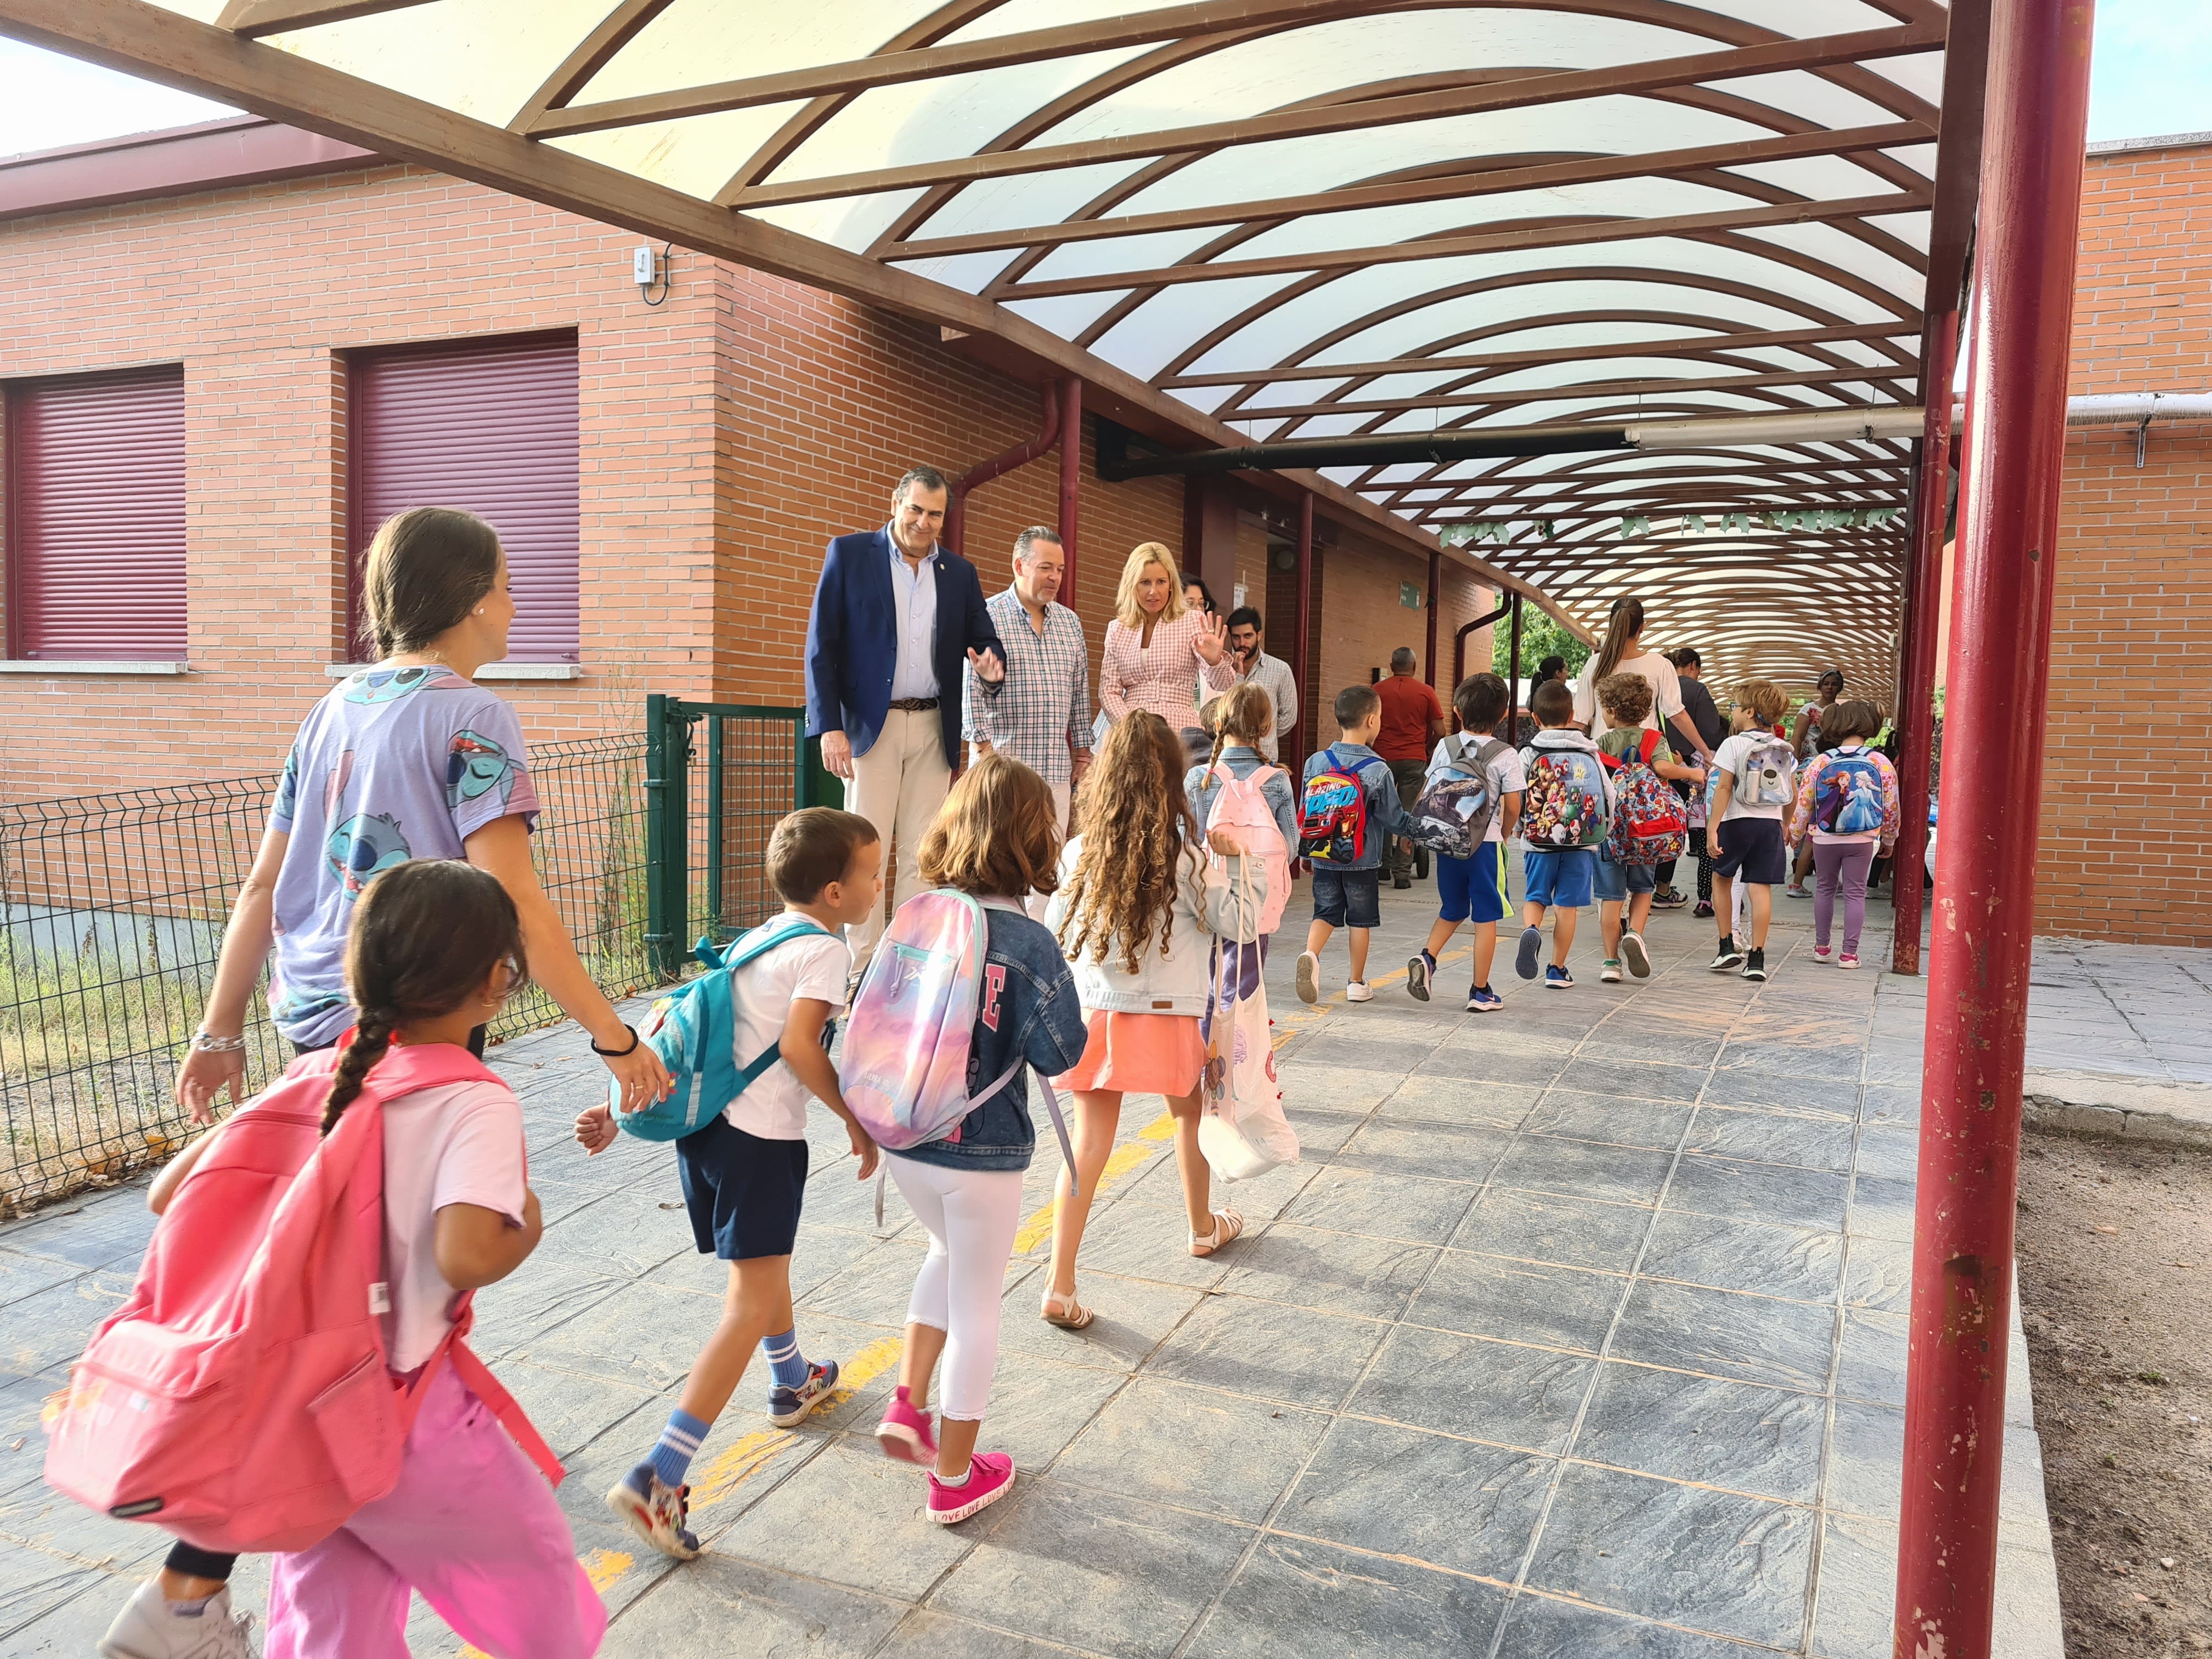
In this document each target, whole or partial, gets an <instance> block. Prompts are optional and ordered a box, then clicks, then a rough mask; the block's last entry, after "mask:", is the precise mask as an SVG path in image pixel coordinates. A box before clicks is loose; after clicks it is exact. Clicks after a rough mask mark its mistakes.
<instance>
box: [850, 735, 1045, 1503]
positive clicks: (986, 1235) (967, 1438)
mask: <svg viewBox="0 0 2212 1659" xmlns="http://www.w3.org/2000/svg"><path fill="white" fill-rule="evenodd" d="M1059 858H1060V827H1059V813H1058V811H1056V810H1055V808H1054V805H1053V799H1052V791H1051V790H1050V789H1049V788H1048V787H1046V784H1045V781H1044V780H1043V779H1042V778H1041V777H1039V776H1038V775H1036V773H1034V772H1032V771H1030V769H1029V768H1028V767H1026V766H1024V765H1023V764H1022V763H1020V762H1019V761H1016V760H1010V759H1008V758H1007V757H1006V756H1004V755H997V754H993V755H986V756H985V757H983V758H982V759H981V760H980V761H979V762H977V763H975V765H974V766H972V767H970V768H969V769H968V770H967V771H966V772H964V773H963V774H962V775H961V777H960V781H959V782H957V784H955V785H954V786H953V787H952V793H951V795H950V796H949V797H948V798H947V799H946V800H945V809H944V811H941V812H940V813H939V815H938V818H937V822H936V823H934V824H933V825H931V827H930V830H929V833H928V834H927V836H924V837H923V838H922V842H921V878H922V879H923V880H924V881H926V882H927V883H928V884H930V885H931V886H933V887H957V888H958V889H960V890H961V891H963V892H965V893H972V894H973V895H975V897H976V898H978V899H980V900H981V902H982V904H983V908H984V910H985V913H986V915H987V921H988V926H989V928H990V933H989V937H988V939H987V941H986V944H985V948H984V955H983V978H982V983H981V986H980V987H978V991H977V997H976V1005H975V1029H974V1030H973V1031H972V1032H971V1033H970V1035H969V1059H968V1090H969V1094H970V1095H971V1096H972V1095H973V1094H975V1092H976V1091H979V1090H981V1089H984V1088H987V1087H989V1086H990V1085H991V1084H992V1083H994V1082H995V1081H996V1080H997V1079H999V1077H1000V1075H1001V1074H1003V1073H1005V1072H1006V1069H1007V1068H1008V1067H1009V1066H1013V1065H1015V1064H1016V1063H1017V1062H1026V1063H1027V1064H1028V1065H1029V1066H1034V1067H1036V1070H1037V1071H1038V1072H1039V1073H1042V1074H1044V1075H1046V1076H1057V1075H1058V1074H1059V1073H1062V1072H1065V1071H1066V1070H1067V1069H1068V1068H1069V1067H1070V1066H1073V1065H1074V1064H1075V1062H1076V1061H1077V1060H1080V1059H1081V1058H1082V1057H1083V1046H1084V1042H1085V1037H1086V1035H1087V1033H1086V1031H1085V1026H1084V1019H1083V1008H1082V1005H1081V1002H1080V1000H1079V998H1078V996H1077V994H1076V989H1075V981H1074V980H1073V978H1071V977H1070V976H1069V974H1068V971H1067V963H1066V962H1065V961H1064V960H1063V959H1062V958H1061V957H1060V945H1059V942H1058V941H1057V940H1055V939H1054V938H1053V936H1052V933H1050V931H1049V930H1048V929H1047V928H1046V927H1045V926H1044V924H1043V923H1042V922H1038V921H1030V918H1029V917H1028V916H1027V915H1024V912H1023V909H1022V899H1023V896H1024V895H1026V894H1028V893H1030V892H1039V893H1049V892H1051V891H1052V890H1054V888H1055V887H1056V886H1057V885H1058V884H1059V876H1058V873H1057V871H1058V866H1059ZM1034 1152H1036V1122H1035V1120H1034V1119H1032V1118H1031V1116H1030V1091H1029V1074H1028V1073H1027V1072H1026V1071H1023V1072H1021V1073H1017V1074H1016V1076H1015V1077H1014V1079H1013V1080H1012V1082H1011V1083H1009V1084H1007V1085H1006V1087H1004V1088H1003V1089H1000V1090H999V1091H997V1092H996V1093H994V1094H993V1095H992V1096H991V1097H990V1098H989V1099H987V1100H986V1101H984V1102H983V1103H982V1104H981V1105H980V1106H978V1107H976V1108H975V1110H973V1111H971V1112H969V1114H968V1115H967V1116H966V1117H964V1118H963V1119H962V1120H961V1121H960V1123H959V1126H958V1127H957V1128H956V1129H955V1130H954V1131H953V1132H952V1133H951V1134H949V1135H946V1136H945V1138H944V1139H940V1140H932V1141H927V1142H925V1143H924V1144H923V1145H921V1146H912V1147H908V1149H906V1150H905V1151H903V1152H886V1153H885V1155H884V1157H885V1160H886V1163H887V1164H888V1166H889V1168H890V1176H891V1179H892V1181H893V1182H896V1183H897V1186H898V1189H899V1193H900V1195H901V1196H902V1197H903V1198H904V1199H905V1200H906V1201H907V1203H908V1206H910V1207H911V1208H912V1209H913V1211H914V1213H915V1217H916V1218H917V1219H919V1220H920V1221H921V1225H922V1226H923V1227H924V1228H926V1229H927V1231H928V1233H929V1254H928V1255H927V1256H925V1257H924V1258H923V1259H922V1264H921V1273H920V1274H918V1275H917V1276H916V1278H915V1281H914V1295H913V1297H912V1298H911V1299H910V1300H909V1301H908V1304H907V1314H906V1319H907V1324H906V1342H905V1346H904V1348H903V1350H902V1354H901V1358H900V1360H899V1383H898V1389H897V1391H896V1393H895V1394H894V1395H892V1397H891V1401H890V1405H889V1406H888V1407H886V1408H885V1409H884V1420H883V1422H882V1423H881V1424H880V1425H878V1428H877V1430H876V1437H877V1439H878V1441H879V1442H880V1443H881V1444H882V1446H883V1448H884V1450H885V1451H886V1452H888V1453H889V1454H890V1455H892V1456H893V1457H897V1458H903V1459H905V1460H906V1461H908V1462H915V1463H923V1462H927V1463H928V1464H929V1465H931V1466H932V1468H931V1474H930V1476H929V1518H930V1519H931V1520H933V1521H935V1522H940V1523H943V1524H947V1525H949V1524H951V1522H956V1521H964V1520H966V1519H967V1518H968V1517H969V1516H971V1515H973V1514H975V1512H976V1511H977V1510H981V1509H983V1508H985V1507H986V1506H987V1505H989V1504H994V1503H996V1502H997V1501H998V1500H999V1499H1000V1498H1003V1497H1005V1496H1006V1492H1008V1491H1009V1490H1010V1489H1011V1488H1012V1485H1013V1480H1014V1461H1013V1459H1012V1457H1010V1456H1008V1455H1006V1453H1004V1452H978V1451H976V1450H975V1437H976V1434H977V1432H978V1431H980V1430H981V1427H982V1422H983V1407H984V1405H985V1402H986V1401H987V1400H988V1398H989V1396H990V1391H991V1373H992V1372H993V1370H995V1369H996V1368H997V1365H998V1361H999V1301H1000V1291H1002V1290H1003V1289H1004V1288H1005V1281H1006V1263H1007V1261H1009V1260H1010V1259H1011V1258H1012V1255H1013V1253H1014V1234H1015V1232H1016V1231H1018V1229H1019V1227H1020V1225H1021V1219H1022V1176H1023V1173H1024V1171H1025V1170H1028V1168H1029V1167H1030V1157H1031V1155H1032V1154H1033V1153H1034ZM940 1355H942V1356H943V1359H944V1365H945V1378H944V1387H943V1391H942V1392H943V1409H942V1411H941V1412H940V1413H939V1422H938V1425H937V1429H936V1431H935V1432H934V1433H932V1431H931V1425H930V1421H929V1378H930V1373H931V1371H932V1370H934V1369H935V1368H936V1366H937V1364H938V1360H939V1356H940Z"/></svg>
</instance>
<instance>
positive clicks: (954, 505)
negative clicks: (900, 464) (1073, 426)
mask: <svg viewBox="0 0 2212 1659" xmlns="http://www.w3.org/2000/svg"><path fill="white" fill-rule="evenodd" d="M1058 441H1060V382H1059V381H1058V380H1048V381H1046V382H1045V387H1044V424H1043V425H1042V427H1040V428H1038V429H1037V435H1036V437H1034V438H1031V439H1030V440H1029V441H1027V442H1024V443H1018V444H1016V445H1015V446H1014V447H1012V449H1009V450H1007V451H1006V453H1004V454H1002V455H994V456H993V457H992V458H991V459H989V460H987V461H983V462H980V463H979V464H977V465H975V466H972V467H970V468H969V469H968V471H965V472H963V473H962V474H961V475H960V476H959V477H957V478H956V479H954V480H953V481H952V488H951V489H949V490H947V491H946V492H945V494H946V495H947V496H948V497H949V499H948V500H947V501H946V502H945V533H944V535H943V536H942V538H940V539H941V540H942V541H943V542H944V544H945V546H946V547H948V548H950V549H951V550H952V551H953V552H955V553H958V554H961V555H962V556H963V557H964V556H966V551H967V550H966V549H965V548H963V547H962V545H961V542H962V539H963V537H964V536H965V534H966V532H967V528H968V492H969V490H971V489H981V487H982V486H983V485H985V484H987V483H990V482H991V480H992V479H994V478H996V477H1002V476H1003V475H1005V474H1006V473H1008V472H1012V471H1013V470H1014V469H1015V468H1016V467H1018V466H1027V465H1029V464H1030V462H1031V461H1033V460H1035V459H1037V457H1038V456H1040V455H1042V454H1045V453H1048V451H1049V450H1050V449H1051V448H1052V447H1053V445H1054V444H1055V443H1057V442H1058Z"/></svg>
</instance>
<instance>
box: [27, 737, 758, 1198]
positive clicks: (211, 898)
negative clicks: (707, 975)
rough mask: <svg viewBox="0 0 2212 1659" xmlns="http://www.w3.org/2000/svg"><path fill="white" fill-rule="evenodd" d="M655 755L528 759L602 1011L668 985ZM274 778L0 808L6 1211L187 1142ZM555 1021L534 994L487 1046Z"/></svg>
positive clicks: (611, 748) (250, 1068)
mask: <svg viewBox="0 0 2212 1659" xmlns="http://www.w3.org/2000/svg"><path fill="white" fill-rule="evenodd" d="M645 750H646V744H645V741H644V738H643V737H642V736H622V737H610V738H584V739H581V740H579V741H576V742H571V743H562V744H546V745H544V746H542V747H540V748H538V749H535V750H532V754H531V771H532V777H533V779H534V781H535V782H536V784H537V787H538V797H539V799H540V800H541V801H542V803H543V805H544V812H543V815H542V816H541V817H540V818H539V820H538V834H537V835H536V836H534V837H533V838H532V854H533V857H534V860H535V862H536V864H537V866H538V878H539V880H540V881H541V882H542V883H543V884H544V888H545V890H546V892H547V893H548V895H549V896H550V897H551V898H552V900H553V902H554V904H555V906H556V908H557V909H558V910H559V912H560V915H561V917H562V921H563V923H564V924H565V925H566V926H567V927H568V935H569V938H570V939H572V940H574V943H575V945H576V948H577V951H578V952H579V953H580V955H581V957H583V960H584V963H585V966H586V968H587V969H590V971H591V973H592V977H593V979H594V980H596V981H598V983H599V985H600V987H602V988H603V989H605V991H606V992H607V994H609V995H610V996H620V995H623V994H627V993H629V992H630V991H632V990H634V989H635V988H637V987H641V986H643V985H647V984H649V983H652V982H654V981H655V980H656V979H657V978H658V977H659V976H658V975H656V974H655V973H654V971H653V967H652V965H651V963H650V962H649V960H648V958H647V951H646V945H645V939H644V920H645V910H646V811H645V798H644V786H645ZM276 781H277V780H276V776H275V775H270V776H267V777H256V778H236V779H227V780H222V781H216V782H207V783H185V784H175V785H170V786H167V787H161V788H153V789H133V790H125V791H120V792H118V793H112V794H101V795H80V796H73V797H68V798H64V799H54V800H39V801H27V802H23V803H20V804H13V805H0V1214H8V1213H12V1212H16V1211H19V1210H21V1209H23V1208H26V1207H27V1206H31V1205H33V1204H37V1203H40V1202H42V1201H44V1200H47V1199H50V1198H52V1197H55V1196H58V1194H63V1193H65V1192H68V1191H70V1190H72V1189H74V1188H78V1187H81V1186H85V1185H90V1184H94V1183H98V1182H106V1181H109V1180H112V1179H114V1178H116V1177H118V1176H122V1175H124V1174H125V1173H127V1172H129V1171H130V1170H132V1169H134V1168H137V1167H138V1166H140V1165H143V1164H149V1163H152V1162H155V1161H158V1160H159V1159H161V1158H163V1157H165V1156H167V1154H168V1152H171V1151H172V1150H173V1149H174V1147H175V1146H177V1145H178V1144H179V1142H180V1140H181V1139H183V1137H184V1135H185V1132H186V1124H185V1118H184V1115H183V1114H182V1113H180V1112H179V1111H178V1110H177V1109H176V1107H175V1106H174V1104H173V1102H172V1100H171V1088H172V1085H173V1079H174V1077H175V1073H176V1065H177V1059H178V1055H179V1052H180V1050H181V1049H182V1047H183V1045H184V1043H185V1042H186V1040H187V1039H189V1037H190V1036H191V1033H192V1031H193V1030H194V1028H195V1027H196V1026H197V1024H198V1021H199V1018H200V1015H201V1013H202V1012H203V1010H204V1007H205V1006H206V1001H207V998H208V994H209V992H210V988H211V987H212V986H213V983H214V978H215V966H216V956H217V953H218V951H219V949H220V947H221V945H222V929H223V925H224V922H225V921H226V920H227V918H228V914H229V908H230V904H231V901H232V899H233V898H234V896H236V894H237V891H238V888H239V884H240V881H241V880H242V878H244V876H245V874H246V871H247V870H248V869H249V868H250V867H251V866H252V861H253V854H254V849H255V848H256V847H257V846H258V844H259V842H260V839H261V834H262V829H263V826H264V823H266V821H267V819H268V815H269V807H270V802H271V800H272V799H274V797H275V793H276ZM702 810H703V803H702ZM786 810H788V809H786ZM265 991H266V981H265V977H264V982H263V984H262V986H261V987H258V988H257V990H256V992H255V994H254V998H253V1001H252V1007H251V1009H250V1010H249V1012H248V1018H247V1023H246V1080H247V1084H248V1086H249V1087H250V1088H258V1087H259V1086H261V1085H262V1084H264V1082H266V1081H267V1080H268V1079H269V1078H270V1076H271V1075H272V1074H273V1073H275V1072H276V1071H277V1070H279V1069H281V1067H282V1066H283V1063H284V1062H285V1060H288V1059H289V1057H290V1049H289V1045H288V1044H286V1043H284V1042H283V1041H282V1039H281V1038H279V1036H277V1034H276V1029H275V1028H274V1026H272V1025H271V1024H270V1021H269V1011H268V1005H267V1001H266V996H265ZM560 1017H561V1014H560V1010H559V1009H558V1008H557V1007H556V1006H555V1005H554V1004H553V1002H552V1000H550V998H549V997H547V996H546V995H545V994H544V992H543V991H541V990H539V989H538V988H537V987H534V986H533V987H531V988H530V989H529V990H528V991H526V993H525V994H523V995H521V996H520V997H518V998H516V999H515V1000H514V1001H513V1002H512V1003H510V1004H509V1005H508V1006H507V1007H506V1008H505V1009H503V1010H502V1011H501V1013H500V1016H499V1018H498V1019H497V1020H496V1021H495V1024H494V1025H493V1027H492V1033H491V1035H492V1036H493V1039H494V1040H495V1041H496V1040H498V1039H500V1038H501V1037H506V1036H513V1034H515V1033H516V1032H518V1031H521V1030H527V1029H529V1028H531V1027H532V1026H535V1025H541V1024H546V1023H547V1022H549V1021H551V1020H555V1019H558V1018H560Z"/></svg>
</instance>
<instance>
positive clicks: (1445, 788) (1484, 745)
mask: <svg viewBox="0 0 2212 1659" xmlns="http://www.w3.org/2000/svg"><path fill="white" fill-rule="evenodd" d="M1448 742H1449V744H1451V746H1450V747H1449V748H1448V749H1446V750H1445V751H1444V758H1445V760H1446V761H1447V762H1448V763H1449V765H1450V768H1451V769H1450V770H1449V771H1448V772H1444V773H1442V774H1440V775H1438V776H1437V779H1436V781H1434V782H1433V783H1430V784H1428V785H1426V786H1425V787H1423V789H1422V790H1421V798H1420V799H1419V800H1417V801H1415V802H1414V803H1413V822H1414V823H1415V824H1416V825H1417V826H1418V829H1417V831H1416V837H1415V838H1416V839H1417V840H1419V842H1420V843H1421V845H1423V846H1424V847H1425V848H1428V849H1429V850H1430V851H1431V852H1433V853H1440V854H1443V856H1444V857H1446V858H1448V859H1471V858H1473V857H1474V854H1475V849H1476V848H1480V846H1481V845H1482V843H1483V842H1485V841H1486V840H1487V839H1488V838H1489V836H1490V821H1491V819H1492V818H1493V817H1496V816H1497V815H1498V797H1497V795H1496V794H1495V793H1493V792H1492V789H1491V787H1490V766H1491V763H1492V762H1493V761H1495V760H1496V759H1497V758H1498V757H1499V756H1500V755H1502V754H1504V752H1505V745H1504V744H1502V743H1500V742H1498V739H1497V738H1484V739H1483V740H1482V741H1481V742H1480V744H1477V743H1476V742H1475V741H1474V738H1473V736H1472V735H1471V734H1470V733H1468V732H1461V733H1459V734H1458V735H1457V736H1456V737H1454V738H1449V739H1448Z"/></svg>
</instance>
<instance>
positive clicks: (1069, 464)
mask: <svg viewBox="0 0 2212 1659" xmlns="http://www.w3.org/2000/svg"><path fill="white" fill-rule="evenodd" d="M1082 493H1083V382H1082V380H1079V378H1077V377H1076V376H1075V375H1073V374H1071V375H1069V376H1068V377H1067V378H1066V380H1062V381H1061V382H1060V548H1061V550H1062V551H1064V552H1065V553H1066V556H1067V558H1066V565H1067V568H1066V570H1065V571H1064V572H1063V573H1062V574H1061V575H1060V593H1061V603H1063V604H1064V605H1066V606H1067V608H1068V609H1069V610H1070V611H1080V610H1081V607H1080V606H1079V605H1077V604H1076V602H1075V513H1076V508H1077V507H1078V506H1079V504H1080V500H1081V496H1082Z"/></svg>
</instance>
